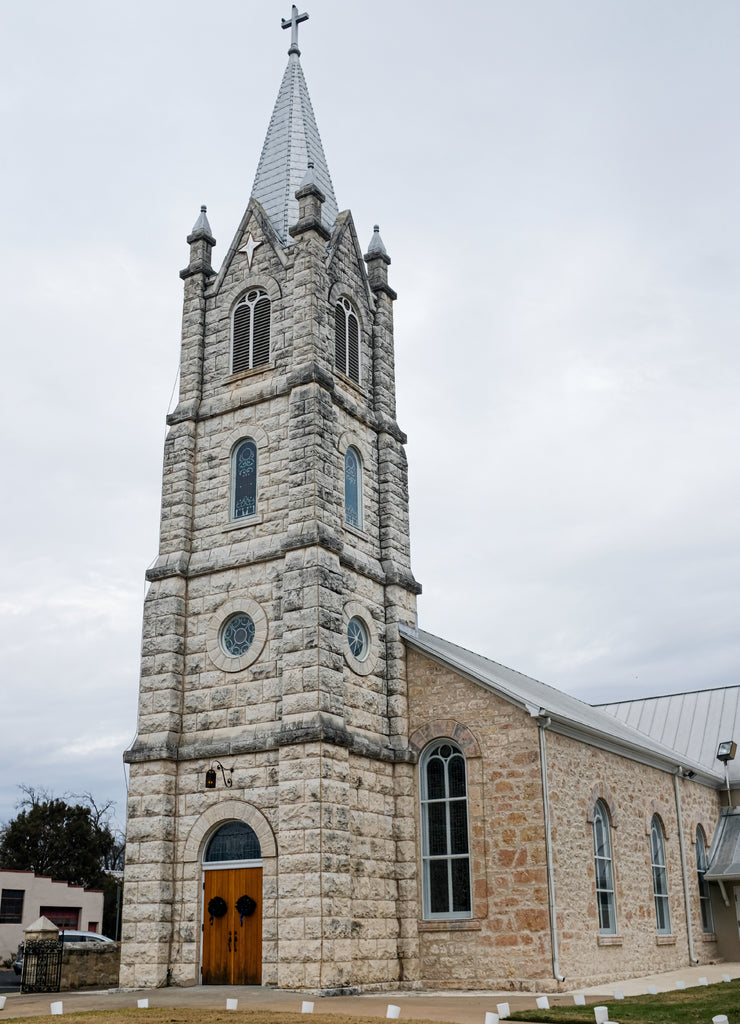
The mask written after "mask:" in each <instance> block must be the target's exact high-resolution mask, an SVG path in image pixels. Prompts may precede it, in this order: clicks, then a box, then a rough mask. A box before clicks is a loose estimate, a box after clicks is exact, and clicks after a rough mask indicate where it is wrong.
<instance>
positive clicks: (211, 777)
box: [206, 761, 234, 789]
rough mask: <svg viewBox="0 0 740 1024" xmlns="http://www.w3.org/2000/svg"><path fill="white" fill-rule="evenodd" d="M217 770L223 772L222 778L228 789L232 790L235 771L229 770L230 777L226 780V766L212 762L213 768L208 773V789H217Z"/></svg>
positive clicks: (218, 762)
mask: <svg viewBox="0 0 740 1024" xmlns="http://www.w3.org/2000/svg"><path fill="white" fill-rule="evenodd" d="M217 768H219V769H220V770H221V776H222V778H223V780H224V786H226V788H227V789H230V788H231V783H232V782H233V779H232V775H233V774H234V769H233V768H229V777H228V779H227V778H226V769H225V768H224V766H223V765H222V764H221V762H220V761H212V762H211V767H210V768H209V769H208V771H207V772H206V789H215V788H216V769H217Z"/></svg>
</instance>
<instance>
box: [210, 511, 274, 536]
mask: <svg viewBox="0 0 740 1024" xmlns="http://www.w3.org/2000/svg"><path fill="white" fill-rule="evenodd" d="M263 518H264V517H263V515H262V513H261V512H259V513H258V514H257V515H256V516H242V518H241V519H232V521H231V522H230V523H227V524H226V526H224V528H223V530H222V531H221V532H222V533H228V532H229V530H241V529H243V528H244V527H246V526H256V525H257V524H258V523H261V522H262V520H263Z"/></svg>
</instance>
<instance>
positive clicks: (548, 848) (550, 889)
mask: <svg viewBox="0 0 740 1024" xmlns="http://www.w3.org/2000/svg"><path fill="white" fill-rule="evenodd" d="M550 722H551V719H550V718H549V717H548V716H547V715H545V714H543V713H540V714H539V715H538V716H537V729H538V732H539V739H540V766H541V767H540V771H541V775H542V804H543V809H544V816H545V853H546V857H547V900H548V909H549V911H550V944H551V946H552V973H553V977H554V978H555V980H556V981H565V976H564V975H563V974H561V973H560V956H559V952H558V926H557V918H556V914H557V907H556V906H555V877H554V874H553V867H552V834H551V831H550V792H549V788H548V785H547V745H546V743H545V729H547V727H548V726H549V725H550Z"/></svg>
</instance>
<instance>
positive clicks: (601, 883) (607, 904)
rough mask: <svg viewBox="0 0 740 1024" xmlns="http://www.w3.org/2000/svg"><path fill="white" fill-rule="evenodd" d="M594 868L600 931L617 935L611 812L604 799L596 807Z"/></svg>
mask: <svg viewBox="0 0 740 1024" xmlns="http://www.w3.org/2000/svg"><path fill="white" fill-rule="evenodd" d="M594 868H595V872H596V904H597V906H598V910H599V932H600V933H601V934H602V935H615V934H616V931H617V913H616V901H615V899H614V871H613V868H612V842H611V835H610V830H609V812H608V811H607V809H606V805H605V804H604V802H603V800H597V801H596V806H595V807H594Z"/></svg>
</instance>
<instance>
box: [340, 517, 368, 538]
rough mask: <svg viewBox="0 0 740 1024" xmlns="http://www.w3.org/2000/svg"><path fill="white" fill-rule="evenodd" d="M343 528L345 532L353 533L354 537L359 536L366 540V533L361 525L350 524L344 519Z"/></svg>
mask: <svg viewBox="0 0 740 1024" xmlns="http://www.w3.org/2000/svg"><path fill="white" fill-rule="evenodd" d="M344 528H345V530H346V531H347V533H353V534H354V535H355V537H361V538H362V540H367V534H366V533H365V531H364V530H363V529H362V527H361V526H352V524H351V523H348V522H347V520H346V519H345V521H344Z"/></svg>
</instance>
